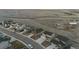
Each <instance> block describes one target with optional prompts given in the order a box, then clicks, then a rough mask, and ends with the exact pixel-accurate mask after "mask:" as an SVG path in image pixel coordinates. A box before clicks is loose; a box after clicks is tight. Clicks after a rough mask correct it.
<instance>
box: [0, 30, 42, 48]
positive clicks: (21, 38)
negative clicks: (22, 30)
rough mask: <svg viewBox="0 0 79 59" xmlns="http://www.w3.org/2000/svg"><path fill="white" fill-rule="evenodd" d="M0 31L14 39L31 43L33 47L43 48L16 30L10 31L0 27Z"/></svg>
mask: <svg viewBox="0 0 79 59" xmlns="http://www.w3.org/2000/svg"><path fill="white" fill-rule="evenodd" d="M0 31H1V32H4V33H6V34H7V35H10V36H12V37H15V38H16V39H19V40H21V41H23V42H24V43H26V44H31V45H32V46H33V48H34V49H43V47H41V46H40V45H39V44H38V43H36V42H34V41H33V40H32V39H30V38H28V37H25V36H22V35H21V34H18V33H16V32H12V31H8V30H6V29H4V28H0Z"/></svg>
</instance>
